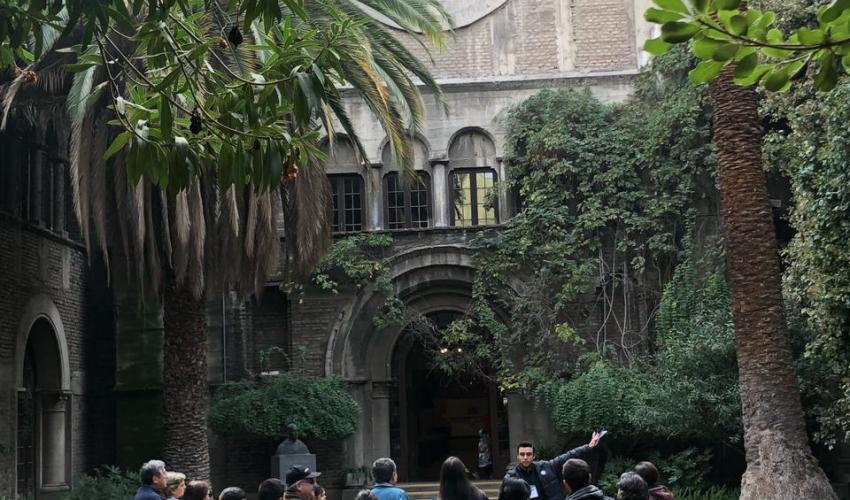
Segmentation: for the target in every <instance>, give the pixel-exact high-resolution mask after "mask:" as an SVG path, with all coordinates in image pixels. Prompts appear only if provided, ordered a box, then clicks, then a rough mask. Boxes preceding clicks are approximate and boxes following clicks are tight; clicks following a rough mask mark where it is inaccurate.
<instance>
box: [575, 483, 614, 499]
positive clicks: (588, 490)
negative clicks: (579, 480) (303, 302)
mask: <svg viewBox="0 0 850 500" xmlns="http://www.w3.org/2000/svg"><path fill="white" fill-rule="evenodd" d="M567 500H611V497H609V496H605V493H603V492H602V490H600V489H599V488H597V487H596V486H593V485H592V484H591V485H589V486H585V487H584V488H582V489H580V490H576V491H574V492H573V493H572V495H570V496H568V497H567Z"/></svg>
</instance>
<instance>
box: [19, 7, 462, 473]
mask: <svg viewBox="0 0 850 500" xmlns="http://www.w3.org/2000/svg"><path fill="white" fill-rule="evenodd" d="M224 3H225V2H221V4H222V5H223V4H224ZM215 5H216V6H218V5H219V4H215ZM289 5H290V4H289V3H288V2H281V4H280V6H279V7H280V9H281V11H282V17H283V18H284V19H287V20H288V21H287V22H292V23H293V24H295V25H300V27H301V28H303V29H305V30H307V29H310V30H318V31H320V32H321V30H328V29H330V27H331V26H332V25H334V24H336V25H339V24H340V21H345V23H344V25H345V26H346V29H348V30H349V35H350V36H349V38H347V39H346V40H348V41H347V42H346V45H345V46H344V47H336V49H337V50H336V54H337V55H338V57H339V64H338V66H337V67H336V68H333V69H335V70H336V71H337V72H339V73H340V75H339V76H340V77H341V78H343V79H344V80H345V81H346V82H347V83H348V84H349V85H351V86H352V87H354V88H355V89H357V90H358V91H359V92H360V95H361V96H362V97H363V99H364V100H365V102H366V103H367V104H368V105H369V106H370V108H371V109H372V111H373V112H374V114H375V115H376V116H377V118H378V120H379V122H380V123H381V124H382V126H383V127H384V129H385V130H386V132H387V135H388V137H389V139H390V143H391V145H392V147H393V150H394V152H395V154H396V155H397V156H398V157H399V159H400V160H401V161H402V162H403V163H407V164H411V159H412V156H413V155H412V141H411V138H412V137H413V135H414V134H415V132H416V130H417V129H418V127H420V126H421V124H422V122H423V120H424V105H423V101H422V96H421V94H420V93H419V90H418V88H417V87H416V84H415V83H414V82H413V81H412V79H411V78H412V77H411V76H410V75H412V76H414V77H416V78H418V79H419V80H420V81H421V82H422V83H423V84H424V85H425V86H427V87H428V88H430V89H431V90H432V92H433V93H434V95H435V96H436V97H437V99H438V100H440V101H441V102H442V94H441V92H440V89H439V87H438V86H437V85H436V83H435V81H434V79H433V78H432V77H431V75H430V73H429V71H428V69H427V67H426V66H425V65H424V64H423V63H422V62H420V61H419V60H417V58H416V57H414V56H413V55H412V53H411V52H410V51H409V50H408V49H407V48H406V47H405V46H404V45H403V44H402V43H401V42H400V41H399V40H397V39H396V38H395V37H394V36H393V35H392V34H391V33H389V32H388V31H386V30H384V29H383V28H381V27H379V26H378V24H377V23H375V22H374V21H373V20H372V18H371V17H370V16H369V15H368V14H367V13H366V12H365V11H364V10H362V8H361V5H365V6H367V7H368V8H371V9H372V10H374V11H377V12H379V13H381V14H383V15H385V16H386V17H388V18H390V19H392V20H393V21H394V22H395V23H396V24H398V25H399V26H401V27H402V28H403V29H405V30H406V31H407V32H409V33H422V34H424V35H426V36H427V37H428V38H429V39H430V40H431V41H432V42H437V44H438V45H439V43H440V42H441V41H442V40H443V33H444V29H445V28H446V27H447V26H450V23H451V20H450V19H449V18H448V15H447V14H446V13H445V11H444V10H443V9H442V7H441V6H440V4H439V3H438V1H437V0H416V1H407V0H361V2H354V1H351V0H324V1H318V0H308V1H306V2H304V9H305V11H306V14H307V15H306V17H305V16H304V15H303V14H302V15H300V16H299V15H295V14H294V13H293V12H291V11H290V10H289ZM207 16H208V24H209V26H210V31H211V33H216V32H221V31H222V30H223V29H224V28H225V27H226V26H228V25H230V24H231V23H232V22H233V18H234V17H236V16H234V15H233V14H232V13H230V14H228V13H227V12H226V11H225V9H224V7H222V6H219V8H218V9H217V10H213V12H212V13H209V14H207ZM252 28H253V31H254V33H253V34H252V35H253V36H254V37H255V42H256V43H257V44H260V43H262V40H260V38H262V36H263V34H262V33H260V29H259V27H258V26H257V25H256V24H254V25H252ZM78 31H79V30H78ZM115 33H116V36H113V37H112V38H110V35H112V34H113V33H112V32H109V31H107V32H105V33H103V34H102V38H100V39H98V38H97V35H96V39H97V40H98V42H99V43H101V45H102V46H101V51H102V53H108V54H109V57H104V59H105V60H106V59H109V60H110V63H109V65H101V66H97V67H92V68H90V69H88V70H86V71H82V72H80V73H77V74H76V75H75V77H74V80H73V83H72V85H71V86H70V90H69V92H68V98H67V101H68V112H69V115H70V120H71V122H72V123H71V130H72V132H71V155H70V156H71V164H72V167H71V175H72V188H73V192H74V201H75V210H76V215H77V218H78V220H79V222H80V226H81V229H82V232H83V234H84V238H85V242H86V245H87V246H89V245H90V243H89V241H90V240H91V239H96V240H97V247H98V248H99V249H100V251H101V253H102V254H103V256H104V258H105V259H106V261H107V267H110V266H109V263H110V240H115V241H114V243H115V245H114V247H115V249H116V251H115V253H116V254H118V255H120V256H121V257H123V259H120V258H119V259H116V258H115V256H113V258H112V261H113V262H112V265H113V268H115V269H119V268H123V269H125V270H127V271H128V272H129V273H130V274H131V275H132V276H131V278H130V281H131V282H133V283H135V285H136V286H138V287H140V288H141V293H140V295H141V296H144V295H146V293H148V292H150V291H155V292H158V293H159V294H160V297H161V301H162V307H163V326H164V342H163V353H164V355H163V408H164V411H163V428H164V443H165V445H164V446H165V447H164V450H163V452H164V457H163V458H165V460H166V461H167V463H168V466H169V467H170V468H173V469H175V470H180V471H182V472H184V473H186V474H187V475H188V476H190V477H193V478H199V479H203V478H209V449H208V439H207V425H206V416H207V413H208V410H209V386H208V383H207V360H206V352H207V338H206V332H205V314H204V313H205V296H206V294H207V293H208V292H213V291H217V290H233V289H235V290H237V291H239V292H241V293H242V294H243V295H248V294H250V293H260V292H261V291H262V289H263V287H264V285H265V283H266V280H267V278H268V277H269V276H270V275H271V274H272V273H274V272H276V271H277V270H278V267H279V252H280V248H279V237H278V235H277V232H276V226H275V211H276V208H277V207H280V208H281V209H282V211H283V214H284V219H285V238H286V245H285V249H284V252H283V257H284V262H283V264H284V267H285V268H286V269H287V270H289V272H290V274H291V276H293V277H294V278H298V277H304V276H306V275H309V273H310V272H311V271H312V269H313V267H314V266H315V265H316V263H317V262H318V260H319V259H320V258H321V256H322V254H323V253H324V252H325V250H326V249H327V246H328V244H329V241H330V221H329V219H330V194H329V186H328V183H327V180H326V177H325V173H324V170H323V168H322V166H321V164H320V162H319V159H318V158H317V157H316V156H315V155H307V156H308V158H307V161H306V162H302V163H301V164H300V165H299V166H300V167H301V168H300V171H299V174H298V175H297V177H295V178H294V180H293V179H292V178H291V177H289V178H288V179H287V180H284V179H283V178H282V180H281V181H280V182H279V183H277V186H276V187H275V189H264V188H262V187H260V186H256V185H255V184H246V185H242V184H229V185H228V184H224V185H220V184H219V177H218V172H217V169H216V168H215V167H216V165H213V164H209V165H204V168H203V169H201V170H200V172H202V173H199V174H198V175H195V176H193V177H190V179H189V180H188V181H187V183H186V187H185V188H181V189H179V190H174V189H164V188H162V187H160V186H157V185H155V184H154V183H153V182H151V181H150V180H149V179H147V178H144V177H143V178H142V179H141V180H140V181H138V182H134V181H132V180H131V175H130V174H129V173H128V170H127V168H125V165H128V156H129V155H132V154H133V150H132V148H129V149H128V148H124V149H122V150H121V151H120V152H119V153H118V154H116V155H115V156H113V157H112V158H111V159H109V160H108V161H107V160H105V159H104V155H103V152H104V151H105V150H106V149H107V147H108V145H109V143H110V137H111V136H112V135H114V127H112V126H111V125H110V124H109V121H110V120H113V119H115V117H116V115H115V112H114V111H113V110H111V109H109V107H108V104H109V103H110V99H109V98H108V97H107V96H106V95H101V96H99V97H98V95H97V94H96V92H95V89H97V88H98V87H99V86H100V87H101V88H102V87H103V86H102V85H100V83H101V82H105V83H106V84H107V85H109V86H110V88H113V89H114V90H115V92H119V93H120V92H125V91H126V84H127V82H126V81H124V80H123V79H121V78H118V77H114V76H113V75H112V73H113V71H112V70H114V69H116V66H122V68H120V69H121V70H122V71H123V73H122V74H123V75H125V77H126V79H130V80H138V79H139V78H143V75H142V72H141V71H138V72H136V74H134V73H133V72H134V71H135V70H133V69H132V68H131V67H129V66H130V65H131V64H133V63H131V61H130V59H129V58H127V59H125V63H124V64H121V63H120V60H121V58H120V57H119V56H120V55H121V51H122V50H126V52H127V53H131V52H132V51H133V50H134V49H135V47H133V46H132V42H129V41H128V40H130V38H129V37H126V36H123V35H121V34H120V33H118V32H117V30H116V31H115ZM79 37H80V33H79V32H72V34H71V36H69V39H68V40H65V42H64V43H58V44H57V46H56V48H57V49H62V47H67V46H70V45H72V44H73V43H74V41H75V40H78V39H79ZM113 38H114V39H116V40H118V41H117V42H115V41H113ZM110 44H111V45H110ZM225 45H226V44H225ZM67 57H68V55H67V54H66V53H65V52H60V53H56V52H54V51H48V52H46V53H45V55H44V56H43V57H42V58H41V59H40V60H39V61H37V62H36V63H34V64H33V65H31V67H29V68H27V70H32V71H35V72H36V73H38V72H39V71H44V73H45V75H43V78H42V80H46V79H47V73H48V72H50V74H55V72H56V67H57V65H56V64H53V65H50V64H47V62H46V61H48V60H50V61H53V62H55V61H56V60H57V58H58V59H59V60H60V61H61V60H62V58H67ZM266 57H268V54H266V53H264V50H262V49H257V48H252V49H250V50H246V49H244V48H242V47H233V46H232V45H231V46H229V47H223V48H222V51H221V54H220V55H219V56H217V57H216V60H215V61H212V64H214V65H215V64H219V65H223V66H226V68H224V69H225V70H226V71H229V72H232V73H233V74H237V75H242V76H247V75H249V74H250V73H251V71H252V70H253V69H254V68H255V67H256V66H257V64H261V63H262V62H263V59H264V58H266ZM65 62H72V60H70V61H69V60H67V59H66V60H65ZM60 67H61V66H60ZM193 69H194V68H193ZM328 71H329V72H330V71H331V68H329V69H328ZM22 82H23V79H22V77H19V78H17V79H15V81H13V82H12V84H11V85H10V86H9V87H8V88H7V89H6V92H5V96H4V102H5V103H10V102H11V101H12V100H13V99H14V95H15V93H16V92H17V90H18V89H19V88H21V86H22ZM291 90H292V92H296V91H297V89H295V88H292V89H291ZM314 91H315V89H314ZM316 92H317V94H318V95H311V96H308V97H311V98H315V100H314V101H313V103H312V104H311V110H310V113H309V115H311V116H314V117H316V120H311V121H309V122H308V123H304V122H300V123H299V122H297V120H295V119H293V120H292V122H291V125H290V128H291V131H292V132H296V131H300V132H302V133H309V132H310V131H311V130H315V129H319V128H323V129H324V131H325V132H326V133H328V134H329V135H331V136H333V133H334V123H335V122H338V123H339V125H341V126H342V128H343V129H344V130H345V131H346V132H347V134H348V136H349V137H350V138H351V139H352V142H353V143H354V146H355V149H356V150H357V151H358V153H359V154H360V155H361V156H363V153H364V151H363V148H362V145H361V144H360V142H359V141H358V140H357V136H356V133H355V131H354V130H353V128H352V126H351V123H350V121H349V119H348V116H347V115H346V112H345V109H344V107H343V104H342V101H341V98H340V96H339V94H338V93H337V92H335V90H334V89H333V88H323V89H320V90H319V91H316ZM287 95H288V94H287ZM91 96H95V97H91ZM115 97H116V96H115V95H113V96H112V102H113V103H114V102H115ZM6 109H8V108H6ZM296 129H299V130H296ZM315 137H316V138H318V134H316V136H315ZM110 167H112V168H110ZM90 221H91V223H90ZM92 226H93V227H92ZM115 260H123V263H124V265H123V266H118V267H114V264H115V262H114V261H115Z"/></svg>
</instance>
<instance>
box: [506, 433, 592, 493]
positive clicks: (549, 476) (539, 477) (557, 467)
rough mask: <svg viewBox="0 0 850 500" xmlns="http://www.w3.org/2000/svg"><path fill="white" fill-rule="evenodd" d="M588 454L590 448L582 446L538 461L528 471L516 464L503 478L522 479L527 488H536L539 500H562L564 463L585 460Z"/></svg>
mask: <svg viewBox="0 0 850 500" xmlns="http://www.w3.org/2000/svg"><path fill="white" fill-rule="evenodd" d="M590 452H591V448H590V447H589V446H587V445H584V446H579V447H578V448H573V449H572V450H570V451H568V452H566V453H564V454H563V455H560V456H557V457H555V458H553V459H552V460H538V461H536V462H534V463H533V464H532V466H531V467H530V468H529V469H528V470H524V469H523V468H522V467H520V466H519V464H517V465H515V466H514V467H512V468H511V469H509V470H508V473H507V474H505V477H514V478H517V479H522V480H524V481H525V482H527V483H528V485H529V486H536V487H537V494H538V495H539V496H540V500H564V497H565V496H566V495H565V494H564V488H563V487H562V486H561V479H562V478H561V470H562V469H563V468H564V463H566V461H567V460H569V459H571V458H581V459H586V458H587V457H588V456H589V455H590Z"/></svg>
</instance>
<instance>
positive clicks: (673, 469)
mask: <svg viewBox="0 0 850 500" xmlns="http://www.w3.org/2000/svg"><path fill="white" fill-rule="evenodd" d="M642 460H649V461H650V462H652V463H653V464H655V466H656V467H658V470H659V472H660V473H661V484H663V485H665V486H667V487H668V488H670V489H672V490H677V491H691V492H699V491H703V489H704V488H706V487H708V485H707V483H706V481H705V476H706V474H707V473H708V472H709V470H710V469H711V467H710V465H709V462H710V461H711V450H707V449H698V448H686V449H684V450H682V451H679V452H676V453H672V454H669V455H664V456H662V455H660V454H658V453H651V454H650V455H649V456H647V457H642V458H640V459H635V458H628V457H622V456H613V457H611V458H610V459H608V461H607V462H606V463H605V471H604V472H603V473H602V476H601V477H600V478H599V487H600V488H602V489H603V490H604V491H605V492H606V493H607V494H609V495H611V496H614V495H616V494H617V481H618V480H619V478H620V474H622V473H623V472H626V471H630V470H634V468H635V465H636V464H637V463H638V462H640V461H642ZM710 491H713V490H710ZM718 491H719V490H718ZM676 498H677V499H678V498H679V495H678V494H677V495H676ZM695 498H701V497H695ZM707 498H714V497H707ZM722 498H725V497H722Z"/></svg>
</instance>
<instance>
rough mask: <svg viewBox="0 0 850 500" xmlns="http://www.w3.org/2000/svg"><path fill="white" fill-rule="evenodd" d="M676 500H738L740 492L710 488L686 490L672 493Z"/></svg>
mask: <svg viewBox="0 0 850 500" xmlns="http://www.w3.org/2000/svg"><path fill="white" fill-rule="evenodd" d="M673 493H674V495H675V497H676V500H738V497H740V496H741V491H740V490H738V489H731V488H724V487H720V486H712V487H711V488H708V489H705V490H694V489H690V488H686V489H683V490H676V491H674V492H673Z"/></svg>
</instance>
